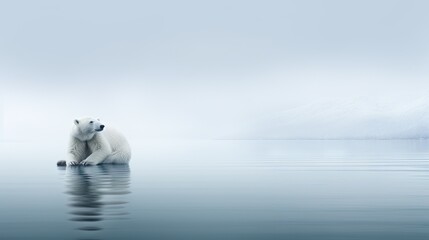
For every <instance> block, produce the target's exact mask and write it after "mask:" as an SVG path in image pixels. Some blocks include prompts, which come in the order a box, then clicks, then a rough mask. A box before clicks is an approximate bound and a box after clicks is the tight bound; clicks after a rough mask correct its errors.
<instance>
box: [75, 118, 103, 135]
mask: <svg viewBox="0 0 429 240" xmlns="http://www.w3.org/2000/svg"><path fill="white" fill-rule="evenodd" d="M74 124H75V127H76V128H77V130H78V132H79V134H84V135H92V134H94V133H96V132H100V131H103V129H104V125H103V124H102V123H101V122H100V119H95V118H90V117H86V118H80V119H75V120H74Z"/></svg>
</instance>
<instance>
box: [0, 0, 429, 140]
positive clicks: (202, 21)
mask: <svg viewBox="0 0 429 240" xmlns="http://www.w3.org/2000/svg"><path fill="white" fill-rule="evenodd" d="M428 9H429V2H428V1H409V0H408V1H394V0H389V1H387V0H386V1H384V0H380V1H365V0H364V1H339V0H338V1H318V0H317V1H316V0H314V1H311V0H309V1H305V0H304V1H249V0H247V1H231V0H228V1H223V0H217V1H106V0H103V1H3V2H1V3H0V82H1V87H0V94H1V95H0V101H1V102H0V111H1V112H0V116H1V120H0V121H1V122H0V123H1V124H2V128H1V129H0V134H1V135H0V140H1V139H2V140H28V139H37V138H39V137H40V135H43V136H44V137H46V138H59V137H61V136H62V135H64V134H65V132H67V131H68V129H69V127H70V124H72V120H73V118H75V117H79V116H97V117H100V118H101V119H102V120H105V121H106V122H107V123H109V124H110V123H112V124H114V125H115V126H116V127H117V128H119V129H123V131H125V132H126V133H127V134H128V135H129V136H130V138H134V139H138V138H143V137H144V138H154V137H160V138H165V137H168V138H170V137H186V138H329V137H332V138H343V137H344V138H354V137H356V138H362V137H419V136H420V135H422V134H423V135H424V136H426V135H425V134H427V135H428V136H429V130H428V129H427V128H426V125H425V124H426V123H428V122H427V121H428V120H429V114H428V113H429V108H428V106H427V105H428V104H427V102H428V101H427V93H428V89H429V81H428V73H429V70H428V66H429V58H428V57H429V30H428V28H427V26H429V15H428V14H427V10H428ZM428 99H429V98H428ZM339 123H340V124H339ZM40 125H48V127H46V126H43V127H40ZM118 125H119V126H118ZM410 126H411V127H410ZM321 129H322V130H321ZM357 129H359V130H357ZM398 129H400V130H398Z"/></svg>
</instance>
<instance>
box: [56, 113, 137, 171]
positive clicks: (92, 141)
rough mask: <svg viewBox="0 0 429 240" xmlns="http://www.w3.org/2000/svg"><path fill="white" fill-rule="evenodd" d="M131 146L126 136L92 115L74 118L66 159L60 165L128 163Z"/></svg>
mask: <svg viewBox="0 0 429 240" xmlns="http://www.w3.org/2000/svg"><path fill="white" fill-rule="evenodd" d="M130 158H131V148H130V146H129V144H128V142H127V140H126V139H125V137H124V136H123V135H122V134H121V133H119V132H118V131H116V130H115V129H112V128H111V127H106V128H105V126H104V125H103V124H102V123H101V122H100V120H99V119H94V118H90V117H85V118H80V119H75V120H74V125H73V128H72V131H71V134H70V143H69V147H68V151H67V158H66V161H59V162H58V163H57V165H58V166H64V165H66V164H67V165H69V166H75V165H98V164H105V163H111V164H128V162H129V161H130Z"/></svg>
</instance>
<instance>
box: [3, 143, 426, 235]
mask: <svg viewBox="0 0 429 240" xmlns="http://www.w3.org/2000/svg"><path fill="white" fill-rule="evenodd" d="M37 144H39V146H37ZM62 147H63V146H58V150H57V149H55V150H52V147H51V146H43V145H41V143H32V144H30V143H1V144H0V157H1V159H0V161H1V163H2V167H1V168H0V194H1V195H0V239H264V240H270V239H365V240H367V239H377V240H379V239H390V240H392V239H410V240H413V239H429V141H419V140H415V141H409V140H403V141H222V140H218V141H185V142H183V141H175V142H172V141H169V142H162V141H155V142H142V143H134V144H133V150H134V152H133V154H134V155H133V158H132V163H131V164H130V165H129V166H96V167H67V168H58V167H56V165H55V163H56V161H57V160H58V159H59V158H61V157H59V156H61V154H62V152H64V150H63V149H61V148H62Z"/></svg>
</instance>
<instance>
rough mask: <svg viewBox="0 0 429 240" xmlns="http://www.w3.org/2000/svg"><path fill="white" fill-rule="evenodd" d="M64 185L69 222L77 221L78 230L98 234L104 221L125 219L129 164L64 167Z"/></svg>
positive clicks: (126, 213)
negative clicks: (69, 216)
mask: <svg viewBox="0 0 429 240" xmlns="http://www.w3.org/2000/svg"><path fill="white" fill-rule="evenodd" d="M66 182H67V191H66V193H67V194H68V195H70V204H69V205H70V206H71V211H70V214H71V218H70V220H71V221H73V222H78V224H79V226H78V227H77V229H78V230H82V231H98V230H101V229H103V226H102V225H103V221H111V220H113V221H116V220H123V219H127V215H128V212H127V211H126V209H125V207H126V204H127V198H126V196H125V195H127V194H129V193H130V191H129V186H130V169H129V166H128V165H99V166H90V167H79V166H77V167H67V169H66Z"/></svg>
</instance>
